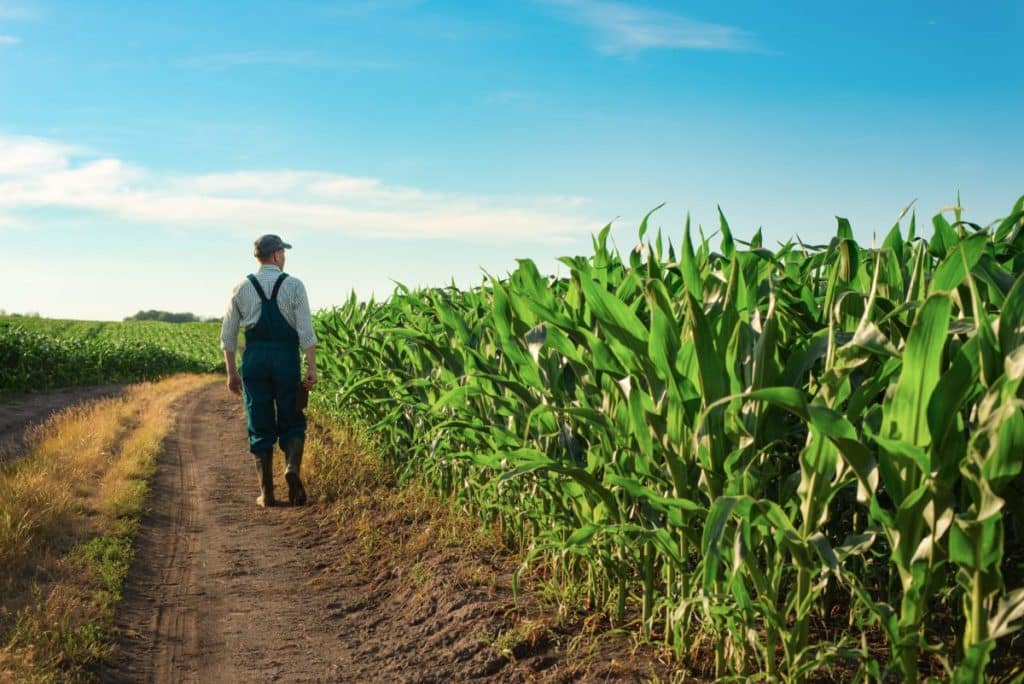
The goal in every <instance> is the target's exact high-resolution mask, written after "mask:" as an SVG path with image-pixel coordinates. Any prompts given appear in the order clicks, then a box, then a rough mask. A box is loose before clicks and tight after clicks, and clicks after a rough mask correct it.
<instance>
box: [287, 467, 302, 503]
mask: <svg viewBox="0 0 1024 684" xmlns="http://www.w3.org/2000/svg"><path fill="white" fill-rule="evenodd" d="M284 479H285V481H286V482H287V483H288V503H290V504H291V505H292V506H305V505H306V489H305V488H304V487H303V486H302V480H300V479H299V476H298V475H296V474H295V473H287V474H285V476H284Z"/></svg>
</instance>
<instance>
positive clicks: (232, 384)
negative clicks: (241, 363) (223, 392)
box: [228, 371, 242, 396]
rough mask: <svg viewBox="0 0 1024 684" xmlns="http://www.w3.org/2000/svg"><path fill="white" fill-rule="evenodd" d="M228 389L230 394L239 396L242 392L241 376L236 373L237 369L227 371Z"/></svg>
mask: <svg viewBox="0 0 1024 684" xmlns="http://www.w3.org/2000/svg"><path fill="white" fill-rule="evenodd" d="M228 389H229V390H230V391H231V393H232V394H235V395H238V396H241V394H242V376H240V375H239V374H238V371H234V372H232V373H228Z"/></svg>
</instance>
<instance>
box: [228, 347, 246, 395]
mask: <svg viewBox="0 0 1024 684" xmlns="http://www.w3.org/2000/svg"><path fill="white" fill-rule="evenodd" d="M235 356H236V354H235V352H234V350H228V349H225V350H224V367H225V368H227V370H228V389H229V390H231V393H232V394H237V395H241V394H242V376H240V375H239V374H238V368H237V367H236V366H235Z"/></svg>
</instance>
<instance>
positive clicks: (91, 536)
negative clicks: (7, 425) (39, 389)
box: [0, 375, 210, 682]
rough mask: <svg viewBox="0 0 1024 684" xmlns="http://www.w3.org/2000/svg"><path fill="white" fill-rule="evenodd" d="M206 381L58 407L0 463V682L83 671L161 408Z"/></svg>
mask: <svg viewBox="0 0 1024 684" xmlns="http://www.w3.org/2000/svg"><path fill="white" fill-rule="evenodd" d="M208 382H210V378H209V376H194V375H192V376H190V375H183V376H175V377H172V378H168V379H166V380H163V381H161V382H158V383H145V384H140V385H135V386H132V387H130V388H129V389H128V390H127V391H126V392H125V394H124V395H123V396H121V397H116V398H111V399H103V400H98V401H94V402H89V403H86V404H84V405H80V406H77V407H72V408H70V409H67V410H65V411H63V412H61V413H59V414H57V415H55V416H53V417H52V418H51V419H49V420H48V421H46V422H45V423H43V424H42V425H40V426H38V427H36V428H34V429H33V430H32V431H31V433H30V434H29V435H28V438H27V444H28V447H27V451H26V453H25V454H24V455H23V457H22V458H20V459H18V460H16V461H14V462H12V463H9V464H8V465H6V466H5V467H4V468H3V469H2V470H0V491H2V492H3V497H2V503H0V680H4V681H6V680H14V681H33V682H57V681H61V682H63V681H87V680H89V679H92V678H93V674H92V673H93V671H94V668H95V666H96V665H97V664H98V663H100V662H101V661H102V660H103V659H104V658H105V657H106V656H107V655H108V654H109V652H110V647H111V642H112V627H113V618H114V609H115V607H116V605H117V603H118V601H120V598H121V588H122V584H123V582H124V578H125V576H126V575H127V572H128V569H129V568H130V567H131V562H132V556H133V551H132V540H133V538H134V536H135V533H136V531H137V530H138V526H139V519H140V516H141V514H142V512H143V510H144V507H145V503H146V493H147V489H148V488H147V482H148V478H149V477H150V476H151V475H152V474H153V472H154V470H155V467H156V458H157V455H158V454H159V452H160V448H161V445H162V443H163V440H164V438H165V437H166V435H167V434H168V432H169V431H170V430H171V428H172V426H173V420H174V412H173V411H172V410H171V407H172V405H173V404H174V402H175V401H177V400H178V399H179V398H181V397H182V396H184V395H185V394H187V393H189V392H191V391H193V390H195V389H196V388H198V387H200V386H201V385H203V384H206V383H208Z"/></svg>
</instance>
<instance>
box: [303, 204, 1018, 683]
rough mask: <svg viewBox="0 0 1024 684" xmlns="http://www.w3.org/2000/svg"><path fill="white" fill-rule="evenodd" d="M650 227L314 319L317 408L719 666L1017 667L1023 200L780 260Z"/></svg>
mask: <svg viewBox="0 0 1024 684" xmlns="http://www.w3.org/2000/svg"><path fill="white" fill-rule="evenodd" d="M905 213H906V212H905ZM650 216H651V215H648V217H646V218H645V219H644V221H643V222H642V223H641V225H640V228H639V231H638V243H637V246H636V248H634V249H632V250H630V251H629V252H628V253H627V254H625V255H623V254H621V253H620V252H618V251H617V250H613V249H611V248H609V245H608V236H609V227H605V228H604V229H603V230H602V231H600V232H599V233H598V234H597V235H596V236H595V237H594V239H593V250H592V253H591V254H589V255H587V256H573V257H565V258H563V259H561V262H562V264H564V266H565V267H566V268H567V269H568V274H567V276H566V277H564V278H552V277H547V276H544V275H542V274H541V273H540V272H539V270H538V269H537V267H536V265H535V264H534V263H533V262H532V261H530V260H528V259H522V260H520V261H519V262H518V266H517V268H516V269H515V270H514V271H513V272H511V273H509V274H508V275H507V276H504V277H498V276H488V277H487V278H486V279H485V280H484V282H483V283H482V284H481V285H480V286H479V287H476V288H471V289H468V290H459V289H457V288H455V287H446V288H434V289H420V290H415V291H412V290H409V289H408V288H405V287H403V286H398V287H397V289H396V290H395V292H394V293H393V294H392V296H391V297H389V298H388V299H387V300H386V301H384V302H374V301H370V302H359V301H357V300H356V299H355V297H351V298H350V299H349V300H348V301H347V302H346V303H345V304H344V305H343V306H341V307H338V308H335V309H333V310H330V311H325V312H321V313H320V314H319V315H318V316H317V319H316V326H317V332H318V335H319V336H320V339H321V341H322V345H323V348H324V354H323V355H322V360H321V366H322V368H323V370H324V375H325V385H326V386H327V388H328V389H327V391H325V392H321V393H320V397H319V401H320V402H321V405H322V407H323V408H325V409H326V410H329V411H333V412H335V413H336V414H337V415H339V416H342V417H344V418H345V419H346V420H357V421H360V422H363V423H365V424H366V425H368V426H370V427H371V428H372V429H373V430H374V431H375V432H376V433H377V434H378V435H379V436H380V440H381V444H382V445H383V446H384V448H385V451H386V453H387V455H388V457H389V458H391V459H392V461H393V463H394V464H395V465H396V466H397V467H398V468H399V469H400V470H401V472H403V473H404V477H406V478H418V479H421V480H423V481H426V482H429V483H431V484H432V485H434V486H435V487H436V488H437V490H438V492H439V493H440V494H441V495H443V496H446V497H450V498H451V499H452V500H453V501H454V502H455V503H456V504H457V505H460V506H463V507H465V508H466V509H467V510H469V511H472V512H474V513H475V514H477V515H479V516H480V517H481V518H482V519H483V520H484V521H485V523H486V524H488V525H492V526H493V527H495V528H496V529H498V530H500V531H501V533H502V534H503V535H504V536H505V538H506V539H507V541H508V542H509V543H510V544H512V545H513V546H516V547H518V548H521V549H523V551H524V558H525V563H526V564H527V565H529V566H532V567H533V568H534V571H535V572H536V573H538V574H539V575H541V576H544V577H547V578H548V579H549V581H550V582H552V583H553V584H555V585H556V586H561V587H563V589H564V591H565V592H566V593H567V594H568V593H569V592H575V591H576V590H577V588H578V587H580V586H582V587H584V590H585V592H586V594H587V598H588V601H589V603H590V605H592V606H594V607H596V608H597V609H600V610H605V611H607V614H608V615H609V616H610V617H611V619H612V620H613V621H614V622H616V623H617V624H631V625H633V626H634V627H635V629H637V630H638V631H639V632H641V633H642V634H643V635H645V636H646V637H648V638H658V639H661V640H663V641H664V642H665V643H666V644H667V645H669V646H670V647H672V648H674V649H676V650H677V652H678V653H679V654H680V657H682V658H685V657H688V656H690V655H691V654H693V653H696V652H703V653H708V654H711V655H712V656H713V663H714V672H713V674H714V675H716V676H721V677H725V676H736V677H753V678H763V679H766V680H770V681H782V680H785V681H800V680H803V679H805V678H807V677H808V676H811V675H812V674H813V673H818V675H825V676H830V673H831V674H832V675H834V674H835V673H838V672H842V673H847V674H849V673H850V672H856V673H857V676H858V677H859V678H861V679H885V678H900V679H906V680H912V679H917V678H918V677H920V676H921V675H922V674H928V673H930V674H935V675H940V676H943V677H950V678H955V679H957V680H958V681H980V680H982V679H983V678H985V677H986V676H987V675H990V674H992V673H997V674H998V673H1005V672H1006V670H1007V669H1008V668H1009V667H1012V666H1013V665H1014V663H1016V664H1018V665H1019V659H1018V660H1017V661H1013V660H1012V659H1011V658H1010V655H1009V654H1011V653H1012V646H1011V644H1012V640H1013V639H1014V634H1015V632H1016V630H1017V629H1018V628H1019V626H1020V620H1021V618H1022V617H1024V587H1022V586H1021V579H1022V578H1021V576H1022V563H1024V546H1022V537H1024V530H1022V523H1021V520H1022V517H1024V509H1022V504H1021V502H1022V498H1021V494H1024V483H1022V475H1021V470H1022V465H1024V464H1022V458H1024V456H1022V455H1024V414H1022V403H1021V398H1022V391H1021V382H1022V379H1024V332H1022V331H1024V277H1022V274H1024V234H1022V233H1024V227H1022V217H1024V198H1022V199H1021V200H1018V202H1017V203H1016V204H1015V205H1014V207H1013V209H1012V210H1011V212H1010V214H1009V215H1008V216H1007V217H1006V218H1005V219H1003V220H1001V221H998V222H996V223H993V224H991V225H989V226H980V225H975V224H972V223H969V222H966V221H964V220H962V216H961V215H960V213H959V210H956V211H954V214H953V221H952V222H951V221H949V220H948V219H947V218H946V217H945V216H944V215H939V216H936V217H935V218H934V219H933V221H932V228H933V230H932V236H931V238H930V239H929V240H925V239H923V238H921V237H920V236H918V227H917V223H916V217H915V216H914V215H913V214H911V215H910V217H909V220H908V225H906V226H904V225H903V224H902V220H903V219H904V218H905V217H904V216H901V218H900V222H898V223H897V224H896V225H895V226H893V227H892V229H891V230H890V231H889V232H888V234H887V235H886V237H885V239H884V240H883V242H882V244H881V246H878V247H876V246H872V247H870V248H867V247H864V246H862V245H860V244H858V243H857V241H856V239H855V237H854V233H853V229H852V227H851V226H850V224H849V223H848V222H847V221H845V220H844V219H840V220H839V223H838V227H837V230H836V235H835V237H834V238H833V239H832V240H831V241H830V243H829V244H827V245H807V244H804V243H803V242H801V241H800V240H794V241H790V242H788V243H786V244H784V245H780V246H779V248H778V249H775V250H771V249H768V248H766V247H765V246H764V244H763V238H762V237H761V235H760V233H757V234H755V235H754V236H753V238H752V239H751V240H750V241H749V242H742V241H740V240H738V239H736V238H735V237H734V235H733V231H732V229H731V227H730V226H729V223H728V222H727V220H726V219H725V217H724V216H722V215H720V217H719V226H718V236H719V237H718V241H717V246H716V245H714V244H713V243H712V240H711V239H710V238H708V237H706V236H705V234H704V232H703V230H702V229H700V228H698V229H697V230H696V231H694V230H693V229H692V227H691V226H690V224H689V221H687V224H686V226H685V227H684V229H683V232H682V236H681V238H680V239H679V241H678V244H674V243H673V242H672V241H671V240H668V239H666V238H665V237H664V236H663V234H662V232H661V231H658V232H657V233H656V234H655V235H653V236H652V235H650V234H649V232H650V231H649V223H650ZM951 635H956V636H955V637H954V636H951ZM879 653H884V654H885V655H884V656H879ZM837 668H839V669H837ZM922 668H923V672H922ZM843 676H845V675H843Z"/></svg>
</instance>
